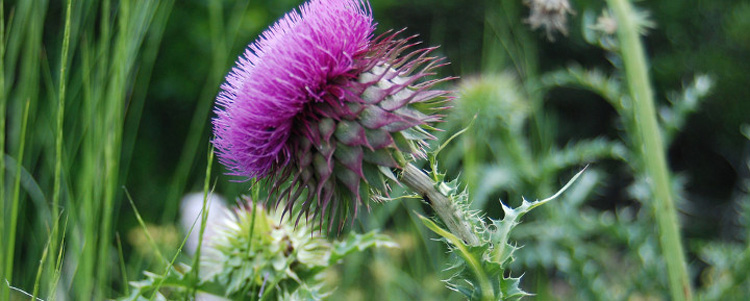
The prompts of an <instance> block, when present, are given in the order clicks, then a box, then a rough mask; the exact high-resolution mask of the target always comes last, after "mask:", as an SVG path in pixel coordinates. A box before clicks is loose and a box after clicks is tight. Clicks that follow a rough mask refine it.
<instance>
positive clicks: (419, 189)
mask: <svg viewBox="0 0 750 301" xmlns="http://www.w3.org/2000/svg"><path fill="white" fill-rule="evenodd" d="M401 182H402V183H404V184H406V186H409V188H411V189H413V190H414V191H415V192H416V193H418V194H419V195H420V196H421V197H422V198H424V200H425V201H427V203H429V204H430V206H431V207H432V209H433V210H435V213H437V215H438V216H439V217H440V219H441V220H442V221H443V223H445V226H446V227H447V228H448V230H449V231H450V232H451V233H453V235H456V237H458V238H460V239H461V240H463V241H464V243H465V244H467V245H469V246H476V245H479V238H478V237H477V235H476V234H475V233H474V231H473V230H472V229H471V225H470V224H469V223H468V222H467V221H465V220H464V219H463V218H462V217H461V216H460V215H458V214H457V213H458V212H459V211H458V210H456V208H455V204H453V202H451V200H450V198H448V197H447V196H446V195H444V194H443V193H441V192H440V191H439V190H438V189H437V187H435V186H436V183H435V182H434V181H432V179H430V177H429V176H427V175H426V174H425V173H424V172H422V171H421V170H420V169H419V168H417V167H416V166H414V165H413V164H411V163H409V164H407V165H406V166H405V167H404V169H403V171H402V173H401Z"/></svg>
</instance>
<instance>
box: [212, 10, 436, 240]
mask: <svg viewBox="0 0 750 301" xmlns="http://www.w3.org/2000/svg"><path fill="white" fill-rule="evenodd" d="M374 30H375V24H374V23H373V19H372V14H371V10H370V6H369V3H368V2H367V1H356V0H311V1H309V2H307V3H305V4H303V5H302V6H300V7H299V12H297V11H292V12H290V13H288V14H286V15H285V16H284V17H283V18H281V20H279V21H277V22H276V24H274V25H273V26H271V28H269V29H268V30H266V31H265V32H263V34H262V35H261V37H260V38H258V40H256V41H255V42H254V43H252V44H250V45H249V47H248V49H247V50H246V51H245V53H244V55H243V56H241V57H240V58H239V59H238V61H237V65H236V66H235V67H234V68H233V69H232V71H231V72H230V73H229V75H227V77H226V82H225V83H224V84H223V85H222V86H221V88H222V91H221V92H220V93H219V96H218V97H217V100H216V102H217V107H216V109H215V112H216V114H217V117H216V118H214V120H213V125H214V136H215V138H214V140H213V144H214V146H215V147H216V149H217V153H218V156H219V161H220V162H221V163H222V164H223V165H224V166H226V167H227V169H228V170H229V174H230V175H236V176H241V177H244V178H246V179H250V178H256V179H266V180H267V181H268V182H269V183H270V185H271V187H270V191H269V197H271V196H275V197H276V198H277V200H280V199H282V198H286V199H287V205H286V209H285V211H289V210H291V209H292V207H293V206H294V204H295V202H296V201H297V200H298V199H300V200H303V203H302V205H301V208H300V214H299V216H298V217H297V221H299V218H300V217H301V216H302V214H303V213H305V214H307V213H309V212H311V211H312V212H314V216H313V218H315V216H317V215H325V216H327V219H328V220H329V221H330V222H329V224H328V229H329V231H330V229H331V226H332V223H333V221H334V220H335V219H338V220H339V229H341V225H342V224H343V222H344V221H345V220H346V219H347V217H348V216H349V213H353V214H354V215H355V216H356V214H357V211H358V208H359V207H360V205H363V204H364V205H367V200H368V199H369V195H370V193H371V192H372V191H375V192H376V193H387V185H386V184H385V179H386V178H392V179H395V177H394V176H393V174H392V172H391V168H399V167H401V166H400V163H403V160H402V159H399V158H403V156H404V154H408V155H411V156H418V157H419V156H421V157H423V156H424V150H423V148H424V147H425V146H426V142H425V140H426V139H434V137H433V136H432V135H431V134H430V133H429V132H428V130H432V129H433V128H432V127H431V126H430V124H432V123H434V122H436V121H439V120H440V119H441V117H442V116H441V115H438V114H437V112H438V111H440V110H442V109H444V108H445V107H444V104H445V102H446V101H447V100H449V99H450V97H449V96H447V94H448V93H449V91H443V90H431V88H432V87H433V86H434V85H435V84H436V83H438V82H441V81H444V80H447V79H440V80H432V81H423V78H424V77H426V76H429V75H432V74H433V73H432V70H433V69H435V68H437V67H440V66H443V65H445V63H443V62H442V58H435V57H430V56H429V54H430V52H432V50H434V49H435V48H426V49H419V50H415V51H412V52H409V53H406V54H404V53H403V52H404V51H405V50H407V49H409V48H411V47H413V46H415V45H417V44H419V43H412V42H410V40H411V39H412V38H413V37H410V38H405V39H398V38H397V37H396V36H397V34H398V32H396V33H390V32H389V33H387V34H384V35H381V36H380V37H377V38H374V37H373V36H374V35H373V32H374ZM277 204H278V203H277ZM322 226H323V224H322V219H321V227H322Z"/></svg>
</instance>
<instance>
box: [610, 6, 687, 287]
mask: <svg viewBox="0 0 750 301" xmlns="http://www.w3.org/2000/svg"><path fill="white" fill-rule="evenodd" d="M607 3H608V4H609V7H610V8H611V9H612V10H613V11H614V14H615V17H616V18H617V23H618V30H617V35H618V38H619V40H620V45H621V47H622V48H621V53H622V58H623V61H624V64H625V73H626V76H627V82H628V88H629V89H630V97H631V98H632V99H633V107H634V113H635V116H634V117H633V118H634V120H635V124H636V126H637V127H638V131H639V133H640V138H641V141H640V142H641V143H642V148H641V150H642V152H643V158H644V163H645V165H646V166H645V167H646V172H647V176H648V177H649V178H650V179H649V183H650V184H651V188H652V190H653V193H654V203H653V206H654V211H655V215H656V219H657V223H658V227H659V234H660V235H659V240H660V243H661V247H662V252H663V256H664V259H665V261H666V264H667V272H668V275H669V286H670V290H671V295H672V298H673V299H674V300H692V292H691V287H690V279H689V277H688V273H687V265H686V263H685V255H684V253H683V250H682V242H681V238H680V232H679V224H678V220H677V210H676V209H675V205H674V200H673V196H672V190H671V188H670V187H671V186H670V180H669V172H668V170H667V164H666V160H665V155H664V144H663V142H662V138H661V132H660V129H659V126H658V124H657V120H656V110H655V109H654V99H653V97H654V96H653V91H652V90H651V86H650V84H649V77H648V72H647V67H646V66H647V65H646V58H645V54H644V50H643V45H642V44H641V40H640V36H639V30H638V24H637V22H636V20H634V18H633V17H632V16H633V15H634V12H633V10H632V7H631V5H630V3H629V2H628V1H627V0H607Z"/></svg>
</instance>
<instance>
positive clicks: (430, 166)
mask: <svg viewBox="0 0 750 301" xmlns="http://www.w3.org/2000/svg"><path fill="white" fill-rule="evenodd" d="M371 2H372V3H371V4H372V9H373V14H374V15H375V18H376V20H377V21H378V22H379V24H380V25H379V27H380V28H403V27H407V28H408V29H406V30H405V32H404V35H411V34H417V33H419V34H421V35H422V37H421V38H422V39H423V40H424V41H425V44H426V45H441V48H439V49H438V50H437V52H438V54H440V55H444V56H446V57H447V58H448V60H449V61H450V62H451V65H449V66H448V67H446V68H443V69H442V71H441V72H443V73H444V74H441V75H444V76H460V78H459V79H456V80H454V81H452V82H450V83H448V84H446V85H444V86H443V88H446V87H447V88H455V89H456V90H457V93H456V96H458V98H457V99H456V100H455V102H454V108H453V109H452V110H451V111H449V112H448V113H447V116H446V122H444V123H442V124H440V125H439V127H440V128H442V129H444V130H445V131H444V132H442V133H440V135H439V136H440V137H438V138H439V139H438V141H436V142H435V145H434V146H433V150H434V149H436V148H438V146H440V145H442V143H444V142H445V141H446V140H448V139H449V138H450V137H454V135H455V134H456V133H458V132H459V131H461V130H463V129H467V130H466V131H465V132H463V133H461V134H460V135H456V136H455V137H454V139H453V140H452V141H451V142H450V143H447V144H445V145H444V147H443V148H441V149H440V153H439V154H437V153H433V154H434V155H431V159H433V160H429V161H428V162H419V161H418V162H416V163H415V164H417V165H420V164H421V166H418V167H421V168H424V169H425V170H427V171H428V173H427V175H428V176H430V177H431V178H432V179H433V180H434V182H435V183H439V184H440V185H442V186H440V187H441V189H443V188H444V189H445V190H441V191H442V192H443V193H444V194H445V195H446V196H448V197H451V198H452V197H455V198H456V199H460V201H459V202H460V208H461V209H462V210H465V212H467V215H466V216H467V218H470V219H471V218H476V220H477V221H480V220H481V221H487V224H482V225H483V226H486V227H487V228H486V229H483V231H479V232H478V233H480V234H479V236H478V237H479V239H480V240H482V241H483V242H484V241H487V242H492V243H491V244H490V243H487V244H484V245H481V246H477V245H473V246H472V245H466V244H462V240H461V239H459V238H457V237H456V235H455V234H456V233H450V232H449V231H447V230H446V229H445V228H444V224H441V223H440V222H437V223H435V222H433V220H432V219H430V218H428V217H433V216H434V214H435V213H434V211H432V209H431V208H430V206H428V205H426V204H425V203H424V202H421V201H420V200H419V199H418V198H414V197H412V196H410V195H409V194H408V191H405V190H406V189H405V187H401V186H398V185H393V187H391V188H392V190H393V191H392V192H391V194H390V198H391V199H390V200H387V201H384V202H383V203H379V204H375V205H373V206H371V208H370V210H369V211H365V210H362V211H364V212H360V215H359V218H358V219H357V220H356V221H355V222H354V223H353V224H352V226H351V227H349V229H347V230H346V231H354V232H356V233H368V234H359V236H357V235H355V234H351V235H350V234H342V235H341V237H336V238H333V237H329V238H330V241H329V242H325V241H324V240H322V239H321V241H320V242H318V243H319V244H323V245H326V246H328V245H327V244H331V245H332V246H334V247H335V246H340V247H341V248H342V249H340V250H334V251H330V252H331V253H330V254H337V255H336V256H339V255H341V256H340V257H341V258H343V259H341V258H340V257H335V256H334V259H336V260H330V261H325V265H326V267H330V266H333V268H330V269H325V272H321V270H324V269H323V268H321V267H317V266H316V270H315V273H310V274H311V275H312V274H314V275H315V277H319V278H317V279H316V280H320V282H315V285H316V286H315V287H314V288H316V289H318V288H321V287H322V288H325V289H324V290H321V292H322V291H324V292H325V294H328V293H330V294H331V295H330V296H329V298H331V299H333V300H357V299H389V300H414V299H421V300H443V299H450V300H453V299H456V300H461V299H464V298H466V297H465V296H469V297H472V298H476V299H482V298H485V299H486V298H488V296H489V295H488V294H486V292H492V294H491V296H490V297H496V298H499V297H509V296H510V297H521V296H523V295H524V294H525V293H524V292H528V293H532V294H535V295H536V297H535V298H538V299H539V300H548V299H557V300H631V299H658V300H669V299H674V300H690V299H691V298H693V299H697V300H741V299H746V298H748V297H750V152H749V151H748V150H749V149H750V125H749V124H750V117H748V116H749V115H748V112H750V102H747V101H745V99H746V98H747V97H750V94H749V93H748V91H750V90H749V89H748V88H747V83H748V82H750V73H748V72H747V71H746V70H750V60H748V59H747V54H748V53H750V38H748V35H747V32H750V22H748V20H750V5H748V4H747V3H744V2H742V1H729V0H725V1H713V2H706V1H702V2H697V3H692V4H690V5H685V4H683V3H681V2H673V1H662V2H636V3H632V4H631V3H630V2H629V1H625V0H612V1H607V3H603V2H602V1H590V0H580V1H571V3H570V7H571V8H572V11H574V13H573V14H567V13H566V14H565V16H566V18H567V24H564V25H565V28H566V29H567V33H568V34H567V35H563V34H561V33H560V32H557V31H556V30H553V31H552V32H551V35H552V37H553V38H554V41H550V39H549V38H548V34H547V31H546V30H545V28H539V29H536V30H533V29H531V28H530V26H529V25H530V24H528V23H532V22H527V21H528V20H527V18H528V16H529V15H530V9H529V6H526V5H524V2H525V1H522V0H486V1H475V2H473V3H472V4H468V3H466V1H456V0H438V1H434V0H415V1H394V0H382V1H379V0H371ZM299 4H300V1H292V0H283V1H271V0H263V1H246V0H238V1H229V0H206V1H174V0H145V1H113V0H64V1H48V0H34V1H24V0H20V1H8V2H6V1H2V2H0V149H3V150H4V154H2V156H0V171H2V172H0V197H1V198H2V201H1V202H0V219H1V220H2V223H0V242H2V243H1V244H0V300H27V299H29V298H40V299H43V300H54V299H62V300H68V299H71V300H99V299H118V298H127V297H128V296H130V297H132V298H133V299H137V298H145V299H149V298H157V297H160V296H163V297H166V298H178V297H185V298H192V297H193V296H195V295H196V294H197V293H198V292H199V291H204V292H206V291H207V292H215V293H217V294H220V293H221V290H219V289H217V287H216V286H212V285H213V284H212V283H211V282H205V283H202V284H201V283H200V281H199V280H198V279H199V276H198V274H200V272H201V271H202V270H203V269H204V268H203V267H201V264H200V262H199V261H200V260H198V258H199V257H200V255H197V256H193V255H192V254H191V253H189V252H187V251H185V248H186V247H185V245H186V240H187V239H186V232H185V231H184V230H182V229H180V228H179V226H178V219H179V218H180V216H179V215H178V213H179V212H180V206H181V204H180V202H181V199H182V197H183V196H184V195H185V194H187V193H190V192H196V191H200V192H202V193H203V194H204V196H205V197H204V198H207V196H208V195H209V193H211V192H213V193H217V194H220V195H223V196H225V197H227V198H228V199H231V200H234V199H238V198H239V197H240V196H241V195H250V196H251V197H252V198H253V199H255V200H263V199H265V198H264V195H265V193H266V191H265V189H264V188H263V187H257V186H256V187H255V188H256V189H253V190H250V187H251V183H250V182H233V181H232V180H236V179H234V178H231V177H227V176H225V175H223V173H224V170H223V167H222V166H221V165H220V164H216V163H215V162H214V160H215V159H214V157H213V153H212V151H211V150H210V145H209V140H210V138H211V137H210V118H212V108H213V101H214V98H215V96H216V93H217V91H218V88H219V85H220V83H221V82H222V80H223V77H224V75H225V74H226V73H227V72H228V71H229V68H230V67H231V66H232V64H233V61H234V59H235V58H236V56H237V55H238V54H239V53H240V52H241V51H242V50H243V49H244V47H245V46H246V45H247V43H249V42H250V41H252V40H254V39H255V38H256V37H257V35H258V34H259V33H260V32H261V31H262V30H263V29H265V28H266V27H267V26H268V25H270V24H271V23H273V22H274V21H275V20H276V19H278V18H279V17H280V16H282V15H283V14H284V13H285V12H287V11H289V10H290V9H292V8H293V7H296V6H297V5H299ZM633 4H635V5H636V6H635V7H631V6H632V5H633ZM606 5H611V7H612V10H609V9H608V8H607V6H606ZM558 17H559V16H558ZM533 24H537V23H536V22H533ZM542 24H544V23H542ZM542 27H543V26H542ZM438 162H439V164H438ZM586 166H588V167H586ZM584 168H585V169H586V170H585V171H584V172H583V173H581V174H580V175H579V174H578V173H579V172H580V171H581V170H583V169H584ZM443 172H445V174H443ZM574 176H575V177H577V181H576V182H575V183H573V184H572V185H570V186H566V188H567V190H566V191H565V193H563V194H560V195H556V192H557V191H559V190H560V188H561V187H563V186H565V183H567V182H568V181H569V180H570V179H571V178H574ZM552 195H556V196H557V198H556V199H554V200H548V199H547V198H548V197H549V196H552ZM526 199H528V200H529V201H525V200H526ZM499 200H501V201H502V204H501V203H500V202H499ZM533 200H542V201H541V202H539V203H535V202H533ZM230 203H233V202H230ZM542 203H544V205H543V206H539V207H538V208H536V209H535V210H533V211H530V209H531V208H533V207H536V206H538V205H541V204H542ZM206 205H207V203H204V206H203V209H204V211H203V214H202V215H201V216H200V218H198V219H197V221H195V223H193V225H194V226H193V232H195V233H196V234H199V235H198V236H199V237H203V236H204V235H208V234H207V233H209V232H210V231H208V229H206V227H207V225H206V223H207V220H208V213H209V212H207V211H205V208H207V207H206ZM512 208H515V209H512ZM476 212H481V213H482V214H474V213H476ZM527 213H528V214H527ZM472 214H474V215H472ZM521 216H523V217H522V218H521ZM191 222H193V221H191ZM246 222H247V221H246ZM253 222H254V219H253ZM504 222H506V223H505V224H503V223H504ZM477 223H480V222H477ZM477 225H479V224H477ZM243 226H247V225H244V224H243ZM253 227H254V224H252V223H251V224H250V229H251V230H250V236H249V240H252V239H253V236H252V233H254V232H253V230H252V229H255V228H253ZM264 227H268V225H264ZM511 229H512V232H511ZM376 230H377V231H378V232H379V233H380V234H377V235H375V234H373V233H374V232H371V231H376ZM497 233H501V234H502V235H500V234H497ZM330 236H333V235H330ZM386 236H387V237H386ZM388 237H390V238H388ZM306 238H310V237H308V236H306ZM437 238H440V240H439V241H436V240H435V239H437ZM316 239H320V238H316ZM334 239H335V240H334ZM334 241H338V242H334ZM392 242H395V243H396V244H397V245H398V247H397V248H369V247H370V246H373V245H377V244H380V245H388V246H391V244H392ZM199 245H200V244H199ZM500 245H502V248H500V247H496V246H500ZM234 247H236V248H237V249H242V248H241V246H235V245H232V248H234ZM329 247H330V246H329ZM493 248H494V249H493ZM242 250H245V249H242ZM496 250H505V251H502V252H500V251H498V252H495V251H496ZM507 250H510V251H507ZM245 251H247V250H245ZM277 251H278V250H277ZM506 251H507V252H506ZM493 252H495V253H493ZM277 253H278V252H277ZM198 254H202V253H201V251H198ZM274 254H276V253H274ZM344 254H346V255H347V256H346V257H343V255H344ZM488 254H489V255H488ZM485 255H486V256H485ZM204 256H205V254H204ZM493 256H495V257H493ZM485 258H491V260H488V261H486V262H482V260H484V259H485ZM328 259H330V258H328ZM338 259H341V260H338ZM319 262H323V260H322V259H321V261H319ZM256 266H264V265H263V264H258V265H256ZM144 271H150V272H152V273H149V274H147V275H144ZM253 271H255V270H253ZM290 271H291V270H290ZM295 271H296V270H295ZM253 273H256V272H253ZM290 275H292V276H290V277H297V275H296V274H290ZM480 275H484V276H483V277H480ZM488 275H492V276H494V277H489V276H488ZM498 275H499V276H498ZM252 276H253V278H252V280H253V281H252V282H253V283H254V284H253V285H256V287H251V288H238V290H237V291H233V293H235V294H234V295H233V296H235V297H236V296H239V295H242V289H248V291H253V292H257V290H258V289H259V288H258V287H257V285H261V286H263V281H261V280H259V279H261V278H258V277H261V276H258V274H253V275H252ZM521 276H522V277H521ZM498 277H500V278H502V279H500V278H498ZM517 277H520V280H517V279H518V278H517ZM216 278H217V279H219V278H220V277H218V276H217V277H216ZM248 279H251V278H248ZM279 279H281V278H279ZM463 279H469V281H471V282H469V283H467V282H462V281H457V280H463ZM499 279H500V280H499ZM231 280H232V279H223V281H225V282H231ZM441 280H447V281H445V282H443V281H441ZM258 281H260V282H258ZM279 281H282V280H279ZM283 281H289V279H287V278H284V280H283ZM519 281H520V282H519ZM129 282H132V283H133V285H131V284H130V283H129ZM215 282H216V283H219V282H220V281H218V280H217V281H215ZM256 282H257V283H256ZM201 285H203V286H201ZM233 285H239V284H236V283H235V284H233ZM518 285H520V286H518ZM191 286H192V287H191ZM334 287H335V290H332V291H330V290H328V289H332V288H334ZM176 288H180V289H184V290H179V289H176ZM451 289H453V290H455V291H453V290H451ZM157 291H158V293H157ZM262 291H263V289H260V292H262ZM238 292H239V293H238ZM285 293H289V294H291V292H285ZM305 293H307V292H305ZM315 293H318V292H317V291H315ZM170 294H171V295H170ZM310 294H312V293H310ZM384 294H385V295H384ZM279 296H282V295H279ZM274 298H275V297H274Z"/></svg>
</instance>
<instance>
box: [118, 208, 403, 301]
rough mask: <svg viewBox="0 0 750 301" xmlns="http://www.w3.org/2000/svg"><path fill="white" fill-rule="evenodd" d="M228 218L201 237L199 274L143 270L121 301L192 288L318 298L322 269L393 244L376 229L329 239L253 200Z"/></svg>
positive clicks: (323, 290)
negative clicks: (211, 232) (204, 246)
mask: <svg viewBox="0 0 750 301" xmlns="http://www.w3.org/2000/svg"><path fill="white" fill-rule="evenodd" d="M226 216H227V219H226V220H224V221H223V223H222V224H221V225H212V226H214V227H219V228H218V229H217V230H216V234H214V236H211V237H205V238H204V239H205V240H206V250H204V251H203V252H202V256H201V260H200V265H201V269H200V271H201V273H200V276H199V277H197V278H196V276H195V273H191V272H190V267H188V266H184V265H179V266H177V267H169V268H168V272H167V273H165V274H164V275H157V274H153V273H146V277H147V278H146V279H145V280H141V281H138V282H133V283H132V286H133V292H132V293H131V295H130V296H129V297H127V298H126V299H124V300H140V299H141V298H145V297H148V296H157V297H158V298H160V299H164V298H167V299H170V300H174V299H184V298H187V297H188V296H191V294H193V293H195V292H201V293H209V294H213V295H216V296H222V297H225V298H230V299H244V298H258V299H261V300H320V299H323V298H324V297H326V296H328V295H329V294H330V293H331V291H332V288H330V285H328V286H326V282H325V278H324V276H325V273H326V272H327V271H328V270H329V269H330V268H331V267H333V266H335V265H336V264H338V263H340V261H341V260H342V259H343V258H344V257H346V256H347V255H350V254H352V253H355V252H362V251H364V250H366V249H368V248H371V247H389V248H393V247H396V246H397V245H396V244H395V243H393V242H392V241H391V240H390V238H389V237H388V236H386V235H383V234H379V233H377V232H376V231H372V232H369V233H366V234H354V233H351V234H349V235H348V236H347V237H346V238H344V239H342V240H340V241H336V242H329V241H328V240H327V239H326V238H325V237H323V236H320V235H318V234H315V233H313V232H311V231H313V230H312V229H311V228H309V227H308V226H307V224H306V223H305V222H304V221H303V222H302V223H300V224H298V225H295V224H294V223H293V222H292V220H289V219H286V220H282V217H281V214H280V212H278V213H277V211H276V210H272V211H271V213H269V212H267V211H266V210H265V208H264V207H263V206H261V205H254V204H252V202H249V203H248V205H247V206H243V207H241V208H238V209H236V210H235V211H234V214H230V213H227V215H226ZM279 221H281V222H279Z"/></svg>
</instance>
